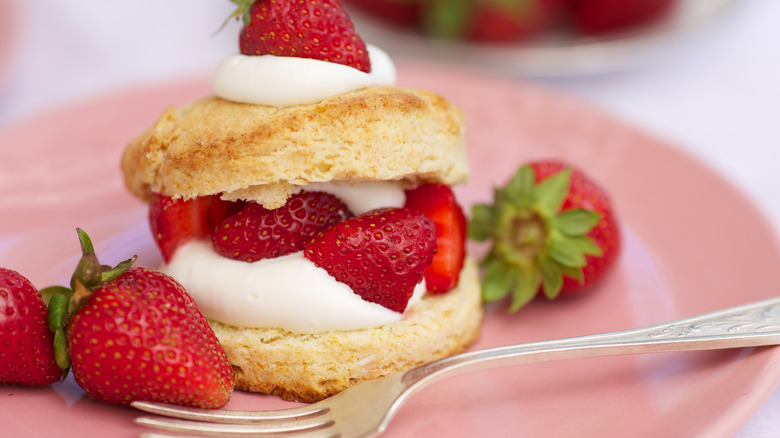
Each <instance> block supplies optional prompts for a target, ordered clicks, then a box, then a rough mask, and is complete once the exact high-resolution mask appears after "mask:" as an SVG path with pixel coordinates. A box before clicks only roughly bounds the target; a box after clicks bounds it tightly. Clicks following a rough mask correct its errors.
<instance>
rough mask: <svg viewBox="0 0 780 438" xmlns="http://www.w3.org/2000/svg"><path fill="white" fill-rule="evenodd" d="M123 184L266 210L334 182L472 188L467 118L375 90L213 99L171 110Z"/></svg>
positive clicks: (138, 150) (401, 92)
mask: <svg viewBox="0 0 780 438" xmlns="http://www.w3.org/2000/svg"><path fill="white" fill-rule="evenodd" d="M122 171H123V173H124V178H125V184H126V186H127V188H128V189H129V190H130V192H132V193H133V194H134V195H136V196H138V197H139V198H141V199H144V200H148V199H149V198H150V197H151V195H152V193H161V194H163V195H167V196H173V197H183V198H193V197H197V196H204V195H214V194H220V195H221V197H222V198H223V199H228V200H238V199H244V200H252V201H256V202H259V203H261V204H263V205H264V206H266V207H267V208H277V207H280V206H281V205H283V204H284V203H285V202H286V200H287V198H288V197H289V196H290V195H292V193H293V192H294V191H295V189H296V188H298V187H301V186H304V187H305V186H306V185H307V184H309V183H314V182H328V181H402V182H404V183H407V184H409V185H414V184H417V183H443V184H448V185H454V184H459V183H464V182H465V181H466V179H467V177H468V172H469V169H468V164H467V159H466V150H465V128H464V121H463V113H462V112H461V111H460V109H458V108H457V107H456V106H455V105H453V104H452V103H450V102H449V101H448V100H446V99H444V98H442V97H440V96H438V95H436V94H434V93H432V92H429V91H424V90H417V89H404V88H394V87H368V88H363V89H360V90H357V91H353V92H350V93H345V94H340V95H337V96H334V97H331V98H328V99H325V100H323V101H322V102H319V103H316V104H310V105H295V106H291V107H286V108H277V107H271V106H263V105H250V104H242V103H235V102H230V101H227V100H223V99H220V98H218V97H214V96H208V97H204V98H202V99H199V100H196V101H194V102H192V103H190V104H189V105H187V106H184V107H182V108H179V109H177V108H168V109H167V110H165V112H164V113H163V115H162V116H161V117H160V118H159V120H157V122H156V123H155V124H154V125H153V126H152V127H150V128H149V129H147V130H146V131H145V132H143V133H142V134H141V135H140V136H138V137H137V138H135V139H134V140H133V141H132V142H131V143H130V144H129V145H128V146H127V148H126V149H125V152H124V155H123V156H122Z"/></svg>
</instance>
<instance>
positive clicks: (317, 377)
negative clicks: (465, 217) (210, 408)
mask: <svg viewBox="0 0 780 438" xmlns="http://www.w3.org/2000/svg"><path fill="white" fill-rule="evenodd" d="M482 315H483V311H482V301H481V294H480V288H479V279H478V276H477V264H476V262H475V261H474V260H473V259H472V258H467V259H466V263H465V265H464V268H463V271H462V272H461V277H460V283H459V285H458V287H457V288H456V289H454V290H452V291H450V292H448V293H446V294H443V295H427V296H425V297H424V298H423V299H422V300H421V301H420V302H419V303H417V304H415V305H414V306H413V307H412V308H411V309H409V310H407V311H406V313H405V314H404V318H403V319H402V320H401V321H399V322H397V323H394V324H388V325H384V326H382V327H379V328H375V329H367V330H352V331H337V332H327V333H321V334H296V333H291V332H288V331H285V330H281V329H256V328H240V327H234V326H229V325H226V324H222V323H219V322H215V321H211V326H212V328H213V329H214V332H215V333H216V335H217V338H219V340H220V342H221V343H222V346H223V347H224V348H225V352H226V353H227V356H228V360H229V361H230V363H231V364H232V365H233V369H234V370H235V371H236V389H240V390H244V391H252V392H262V393H267V394H275V395H279V396H281V397H283V398H285V399H287V400H298V401H305V402H314V401H318V400H322V399H324V398H326V397H329V396H331V395H333V394H336V393H338V392H340V391H343V390H344V389H346V388H348V387H349V386H351V385H353V384H355V383H357V382H359V381H361V380H370V379H376V378H379V377H382V376H386V375H389V374H393V373H396V372H400V371H405V370H408V369H410V368H413V367H416V366H418V365H422V364H424V363H427V362H431V361H434V360H437V359H441V358H444V357H446V356H450V355H452V354H456V353H460V352H462V351H464V350H465V349H466V348H468V347H469V346H470V345H471V344H472V343H473V342H474V341H475V340H476V339H477V337H478V336H479V333H480V326H481V323H482Z"/></svg>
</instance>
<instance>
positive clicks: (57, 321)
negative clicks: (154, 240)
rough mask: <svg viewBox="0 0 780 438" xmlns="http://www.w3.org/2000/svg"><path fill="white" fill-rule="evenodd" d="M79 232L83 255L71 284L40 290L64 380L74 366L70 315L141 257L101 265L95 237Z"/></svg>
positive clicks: (55, 354)
mask: <svg viewBox="0 0 780 438" xmlns="http://www.w3.org/2000/svg"><path fill="white" fill-rule="evenodd" d="M76 231H77V233H78V237H79V243H80V245H81V253H82V256H81V258H80V259H79V262H78V264H77V265H76V269H75V271H74V272H73V276H72V277H71V280H70V285H71V287H70V288H67V287H64V286H50V287H47V288H44V289H41V291H40V293H41V295H42V296H43V299H44V302H45V303H46V304H47V320H48V324H49V330H51V331H52V332H53V333H54V359H55V360H56V362H57V365H59V366H60V368H61V369H62V370H63V374H62V378H63V379H64V378H65V377H66V376H67V375H68V370H69V369H70V352H69V348H68V337H67V326H68V324H69V323H70V318H71V317H72V316H73V314H74V313H76V312H77V311H78V310H79V309H81V307H83V305H84V304H85V303H86V302H87V300H88V299H89V297H90V296H91V295H92V291H93V290H95V288H97V287H98V286H100V285H101V284H104V283H107V282H109V281H111V280H113V279H115V278H117V277H119V276H120V275H122V274H124V273H125V272H126V271H127V270H128V269H130V267H131V266H132V265H133V263H135V260H136V258H137V256H133V257H131V258H129V259H127V260H125V261H123V262H121V263H119V264H118V265H116V266H114V267H112V266H108V265H101V264H100V262H99V261H98V258H97V255H95V247H94V245H93V244H92V240H91V239H90V238H89V236H88V235H87V233H85V232H84V231H83V230H81V229H77V230H76Z"/></svg>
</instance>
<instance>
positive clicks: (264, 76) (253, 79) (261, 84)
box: [211, 44, 396, 107]
mask: <svg viewBox="0 0 780 438" xmlns="http://www.w3.org/2000/svg"><path fill="white" fill-rule="evenodd" d="M366 48H367V50H368V56H369V60H370V61H371V72H370V73H364V72H362V71H360V70H358V69H356V68H353V67H349V66H346V65H342V64H335V63H332V62H327V61H320V60H316V59H308V58H292V57H284V56H274V55H260V56H247V55H242V54H238V55H232V56H229V57H227V58H225V59H224V60H223V61H222V62H221V63H220V64H219V66H218V67H217V69H216V71H215V72H214V75H213V77H212V80H211V88H212V91H213V92H214V94H215V95H217V96H219V97H221V98H223V99H226V100H231V101H234V102H241V103H250V104H255V105H269V106H276V107H286V106H291V105H302V104H310V103H317V102H320V101H322V100H323V99H325V98H327V97H331V96H335V95H337V94H342V93H346V92H349V91H354V90H359V89H361V88H364V87H368V86H379V85H394V84H395V80H396V70H395V65H394V64H393V61H392V60H391V59H390V57H389V56H388V55H387V53H385V52H384V51H383V50H382V49H380V48H378V47H376V46H372V45H370V44H367V46H366Z"/></svg>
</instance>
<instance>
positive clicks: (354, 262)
mask: <svg viewBox="0 0 780 438" xmlns="http://www.w3.org/2000/svg"><path fill="white" fill-rule="evenodd" d="M435 252H436V229H435V227H434V225H433V222H432V221H431V220H430V219H429V218H428V217H427V216H425V215H424V214H422V213H420V212H418V211H416V210H411V209H408V208H388V209H381V210H375V211H373V212H368V213H366V214H363V215H361V216H358V217H353V218H350V219H347V220H345V221H342V222H339V223H337V224H336V225H334V226H332V227H330V228H328V229H325V230H323V231H322V232H320V233H319V234H318V235H317V236H316V237H315V238H314V239H312V241H311V242H310V243H309V244H308V245H307V246H306V250H305V251H304V256H305V257H306V258H308V259H309V260H311V261H313V262H314V263H315V264H316V265H317V266H319V267H321V268H323V269H325V270H326V271H328V273H329V274H330V275H331V276H332V277H333V278H335V279H336V280H338V281H340V282H342V283H344V284H346V285H348V286H349V287H350V288H352V290H353V291H354V292H355V293H356V294H358V295H359V296H360V297H361V298H363V299H364V300H366V301H368V302H372V303H377V304H380V305H382V306H384V307H387V308H388V309H390V310H393V311H396V312H403V311H404V310H405V309H406V305H407V304H408V302H409V299H410V298H411V297H412V295H413V293H414V288H415V286H416V285H417V284H418V283H420V281H422V279H423V276H424V273H425V270H426V269H427V268H428V266H430V264H431V262H432V261H433V256H434V254H435Z"/></svg>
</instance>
